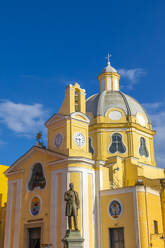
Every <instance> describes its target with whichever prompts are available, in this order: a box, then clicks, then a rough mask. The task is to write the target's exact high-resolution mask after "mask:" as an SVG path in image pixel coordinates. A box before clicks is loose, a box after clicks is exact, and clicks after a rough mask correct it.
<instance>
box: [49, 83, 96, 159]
mask: <svg viewBox="0 0 165 248" xmlns="http://www.w3.org/2000/svg"><path fill="white" fill-rule="evenodd" d="M85 104H86V103H85V90H84V89H81V88H80V85H79V84H78V83H75V84H74V85H71V84H69V85H68V86H67V87H66V91H65V99H64V101H63V104H62V106H61V108H60V110H59V112H58V113H57V114H55V115H54V116H53V117H52V118H51V119H49V120H48V122H47V123H46V127H47V128H48V148H49V149H51V150H54V151H56V152H59V153H62V154H65V155H68V156H82V157H87V158H91V154H90V153H89V145H88V144H89V141H88V125H89V119H88V117H87V116H86V107H85V106H86V105H85Z"/></svg>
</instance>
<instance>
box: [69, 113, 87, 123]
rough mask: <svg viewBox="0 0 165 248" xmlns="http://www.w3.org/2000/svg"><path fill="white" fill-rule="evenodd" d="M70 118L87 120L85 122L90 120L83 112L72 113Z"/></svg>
mask: <svg viewBox="0 0 165 248" xmlns="http://www.w3.org/2000/svg"><path fill="white" fill-rule="evenodd" d="M71 118H73V119H76V120H79V121H84V122H87V123H89V122H90V120H89V118H88V117H87V116H86V115H85V114H83V113H81V112H74V113H72V114H71Z"/></svg>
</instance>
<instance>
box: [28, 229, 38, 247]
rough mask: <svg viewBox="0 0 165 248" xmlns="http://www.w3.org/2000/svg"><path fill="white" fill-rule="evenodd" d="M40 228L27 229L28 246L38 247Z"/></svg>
mask: <svg viewBox="0 0 165 248" xmlns="http://www.w3.org/2000/svg"><path fill="white" fill-rule="evenodd" d="M40 242H41V228H40V227H37V228H29V229H28V248H40Z"/></svg>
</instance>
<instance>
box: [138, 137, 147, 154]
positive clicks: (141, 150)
mask: <svg viewBox="0 0 165 248" xmlns="http://www.w3.org/2000/svg"><path fill="white" fill-rule="evenodd" d="M139 154H140V155H141V156H145V157H148V150H147V147H146V140H145V138H143V137H141V138H140V147H139Z"/></svg>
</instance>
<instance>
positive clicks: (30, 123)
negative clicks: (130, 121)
mask: <svg viewBox="0 0 165 248" xmlns="http://www.w3.org/2000/svg"><path fill="white" fill-rule="evenodd" d="M164 13H165V2H164V1H161V0H160V1H152V0H150V1H148V0H146V1H141V0H139V1H122V0H119V1H102V2H101V1H100V2H97V1H93V2H92V1H91V2H90V3H87V2H83V5H82V3H81V2H80V1H77V2H76V1H75V2H69V1H67V2H65V1H63V2H61V4H60V3H58V4H57V2H56V1H54V2H53V1H52V2H44V3H43V2H42V1H40V2H38V1H35V3H34V2H33V3H32V4H31V2H29V5H27V4H25V3H22V2H20V3H19V2H17V1H14V4H13V3H10V2H8V6H1V8H0V85H1V90H0V164H6V165H11V164H12V163H13V162H14V161H15V160H16V159H17V158H18V157H19V156H21V155H22V154H23V153H24V152H25V151H27V150H28V149H29V148H30V147H31V146H33V145H34V144H35V135H36V132H37V131H39V130H43V132H45V131H44V129H43V126H44V122H45V121H46V120H47V119H48V118H49V117H50V116H51V115H52V114H54V113H56V112H57V111H58V109H59V107H60V105H61V104H62V101H63V98H64V92H65V86H66V85H67V84H69V83H73V82H75V81H77V82H78V83H79V84H80V85H81V87H82V88H85V89H86V92H87V96H90V95H92V94H94V93H96V92H98V91H99V83H98V80H97V76H98V74H99V73H100V72H101V71H102V69H103V68H104V67H105V65H106V62H105V56H106V54H107V53H108V52H110V53H111V54H112V58H111V63H112V65H113V66H114V67H115V68H116V69H120V71H121V80H120V88H121V90H122V91H123V92H125V93H126V94H129V95H131V96H133V97H134V98H136V99H137V100H138V101H139V102H140V103H142V104H144V106H145V107H146V109H147V111H148V112H149V114H150V117H151V119H152V121H153V128H154V129H156V131H157V135H156V138H155V150H156V158H157V162H158V166H161V167H164V162H163V161H164V159H165V148H164V147H165V146H164V143H165V126H164V122H165V97H164V93H165V83H164V71H165V69H164V68H165V59H164V58H165V15H164Z"/></svg>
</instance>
